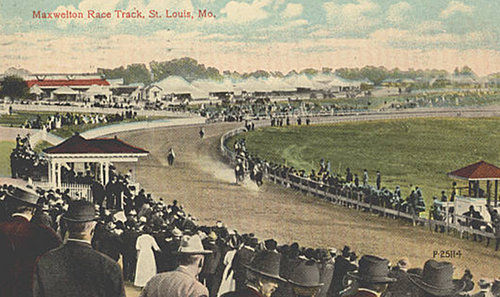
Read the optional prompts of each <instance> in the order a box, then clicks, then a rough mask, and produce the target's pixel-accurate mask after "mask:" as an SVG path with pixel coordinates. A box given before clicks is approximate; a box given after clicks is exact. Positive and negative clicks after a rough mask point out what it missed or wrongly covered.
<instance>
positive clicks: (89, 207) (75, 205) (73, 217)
mask: <svg viewBox="0 0 500 297" xmlns="http://www.w3.org/2000/svg"><path fill="white" fill-rule="evenodd" d="M62 218H63V219H65V220H66V221H70V222H75V223H85V222H90V221H95V220H97V219H98V216H97V215H96V211H95V208H94V205H93V204H92V203H91V202H89V201H85V200H75V201H71V202H70V203H69V207H68V211H67V212H66V213H65V214H64V215H63V216H62Z"/></svg>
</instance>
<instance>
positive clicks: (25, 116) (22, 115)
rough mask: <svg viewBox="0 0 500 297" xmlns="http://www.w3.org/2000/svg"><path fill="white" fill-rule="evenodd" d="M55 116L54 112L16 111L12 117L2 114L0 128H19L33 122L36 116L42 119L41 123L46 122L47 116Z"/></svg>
mask: <svg viewBox="0 0 500 297" xmlns="http://www.w3.org/2000/svg"><path fill="white" fill-rule="evenodd" d="M53 114H55V112H50V111H38V112H31V111H16V112H14V113H13V114H12V115H8V114H3V115H0V125H1V126H11V125H12V126H14V127H19V126H21V125H22V124H24V123H25V122H26V121H28V120H35V119H36V117H37V116H38V115H40V117H41V118H42V120H43V121H46V120H47V119H48V118H49V116H51V115H53Z"/></svg>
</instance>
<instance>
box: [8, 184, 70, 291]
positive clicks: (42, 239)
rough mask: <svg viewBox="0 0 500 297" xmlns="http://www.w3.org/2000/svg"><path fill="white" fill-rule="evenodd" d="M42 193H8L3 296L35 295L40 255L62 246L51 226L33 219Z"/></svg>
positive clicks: (19, 189) (17, 190) (17, 189)
mask: <svg viewBox="0 0 500 297" xmlns="http://www.w3.org/2000/svg"><path fill="white" fill-rule="evenodd" d="M38 198H39V196H38V194H37V193H36V192H35V191H33V190H31V189H29V188H25V187H11V188H9V189H8V190H7V191H6V192H5V203H6V208H7V212H8V213H9V214H10V215H11V218H10V221H7V222H3V223H0V263H1V264H0V296H9V297H15V296H21V297H29V296H32V279H33V266H34V264H35V260H36V258H37V257H38V256H40V255H42V254H43V253H45V252H47V251H49V250H51V249H53V248H56V247H58V246H59V245H60V244H61V240H60V238H59V237H58V236H57V234H56V233H55V232H54V231H53V230H51V229H50V228H48V227H46V226H42V225H38V224H35V223H33V222H31V219H32V218H33V215H34V213H35V209H36V208H37V204H36V203H37V200H38Z"/></svg>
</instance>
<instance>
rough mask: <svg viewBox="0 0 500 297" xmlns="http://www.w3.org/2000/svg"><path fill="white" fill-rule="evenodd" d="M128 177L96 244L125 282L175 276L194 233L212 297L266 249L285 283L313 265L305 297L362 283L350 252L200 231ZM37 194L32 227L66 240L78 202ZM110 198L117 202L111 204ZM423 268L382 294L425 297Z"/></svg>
mask: <svg viewBox="0 0 500 297" xmlns="http://www.w3.org/2000/svg"><path fill="white" fill-rule="evenodd" d="M128 179H129V177H128V176H127V175H120V174H117V173H113V180H114V182H115V183H116V184H119V185H120V187H121V188H122V189H127V191H126V194H121V196H122V198H123V203H122V205H118V204H117V203H116V201H113V200H112V199H113V198H111V196H108V195H105V199H104V200H105V201H95V197H94V205H95V209H96V212H97V213H98V214H99V219H98V223H97V226H96V227H95V233H94V236H93V239H92V246H93V248H94V249H95V250H97V251H99V252H101V253H103V254H105V255H107V256H109V257H110V258H111V259H113V260H114V261H116V262H119V263H122V267H123V278H124V279H125V280H126V281H129V282H131V283H133V284H134V285H135V286H137V287H140V288H142V287H144V286H146V284H147V283H148V281H149V280H150V279H151V278H152V277H153V276H155V275H156V274H158V273H162V272H167V271H173V270H175V269H176V267H178V262H177V261H178V256H179V255H178V254H177V250H178V249H179V247H180V245H181V241H182V238H184V237H186V236H194V235H197V236H200V238H201V239H202V242H203V246H204V249H206V250H208V251H210V252H211V253H210V254H208V255H206V256H205V261H204V262H203V263H204V264H203V268H202V269H201V272H200V274H199V280H200V282H201V283H203V284H204V285H205V286H206V287H207V289H208V292H209V296H221V295H223V294H225V293H229V292H232V291H239V290H242V289H243V288H245V285H246V284H247V283H248V282H249V281H251V279H248V277H249V274H247V267H249V265H250V266H251V263H252V259H254V257H255V256H256V255H257V254H259V253H260V252H262V251H272V252H275V253H279V255H280V264H279V275H280V277H282V278H283V279H285V280H286V279H290V278H292V275H293V274H294V267H297V265H298V263H307V265H308V266H312V267H314V270H315V271H317V272H318V273H319V280H318V281H319V283H321V284H322V285H321V286H318V287H316V290H312V291H311V292H310V293H311V294H312V295H304V296H316V297H325V296H349V295H350V294H352V293H353V292H355V291H356V290H357V289H359V287H360V282H359V279H357V278H356V277H353V276H354V273H355V271H357V270H358V265H360V264H361V262H360V261H358V255H357V254H356V253H355V252H354V251H352V250H351V249H350V248H349V247H348V246H345V247H344V248H343V249H341V250H337V249H336V248H313V247H306V246H301V245H300V244H299V243H297V242H294V243H290V244H279V243H278V242H277V241H276V240H274V239H267V240H260V239H258V238H257V237H256V236H255V235H254V234H253V233H244V234H240V233H239V232H238V231H237V230H234V229H231V228H229V227H227V226H225V224H223V223H222V222H221V221H217V222H216V224H215V225H212V226H207V225H202V224H200V223H199V221H198V220H197V219H196V218H195V217H193V216H192V215H190V214H188V213H187V212H186V211H185V209H184V207H183V206H182V205H181V204H179V203H178V202H177V201H175V200H174V201H173V202H171V203H166V202H165V201H164V199H162V198H156V199H154V198H153V197H152V195H151V194H150V193H146V192H145V191H144V189H137V188H135V186H133V185H131V184H130V183H129V182H128ZM12 188H13V186H9V185H3V186H2V187H1V188H0V222H4V221H8V217H9V216H8V213H7V209H6V207H5V205H6V204H8V199H6V197H8V196H9V193H10V192H11V191H12ZM37 193H38V195H39V199H38V208H37V210H36V212H35V215H34V217H33V218H32V220H31V221H32V223H36V224H42V225H44V226H46V227H48V228H51V229H52V230H54V232H56V233H57V234H58V235H59V236H60V237H61V238H65V236H66V235H67V226H66V225H65V223H64V222H65V221H64V220H61V217H62V216H64V214H65V212H66V211H67V210H68V205H69V204H70V203H71V201H72V199H73V198H74V197H70V196H69V195H68V194H67V192H61V191H58V190H56V191H54V190H42V189H37ZM110 199H111V201H112V202H108V200H110ZM120 206H122V207H120ZM365 257H366V256H365ZM361 259H363V257H362V258H361ZM431 261H432V260H431ZM361 265H363V264H361ZM424 270H425V268H424ZM424 270H422V269H421V268H418V267H413V268H411V265H410V263H409V261H408V259H407V258H404V257H402V258H401V260H400V261H398V262H397V263H396V264H395V265H393V266H392V268H391V271H390V272H389V277H391V278H393V279H394V281H391V282H390V283H389V285H388V286H387V287H385V288H384V293H383V295H382V296H421V295H420V294H421V290H420V289H419V287H418V286H416V285H413V284H412V282H410V281H409V277H408V275H417V276H420V277H421V276H422V274H423V273H424ZM303 277H305V276H303ZM456 281H460V282H463V283H464V286H463V287H462V288H461V290H460V292H461V293H460V296H470V294H469V293H470V292H471V291H472V290H473V288H474V282H473V277H472V274H471V273H470V271H468V270H467V271H466V272H465V273H464V276H463V277H462V278H461V280H456ZM493 283H494V285H493ZM492 285H493V288H495V290H498V285H499V284H498V281H495V282H493V281H492V280H490V281H488V280H481V281H480V286H481V289H482V288H483V287H484V288H488V290H489V291H490V292H493V291H494V290H493V291H492V289H491V288H492ZM292 289H293V284H290V283H287V282H283V283H281V285H280V286H279V287H278V288H277V289H276V290H275V291H274V290H273V294H272V296H295V295H293V292H295V291H293V292H292ZM467 292H469V293H467ZM495 292H496V293H495V294H497V295H491V296H500V295H499V293H498V291H495ZM457 294H458V292H457ZM437 296H441V295H437ZM457 296H458V295H457Z"/></svg>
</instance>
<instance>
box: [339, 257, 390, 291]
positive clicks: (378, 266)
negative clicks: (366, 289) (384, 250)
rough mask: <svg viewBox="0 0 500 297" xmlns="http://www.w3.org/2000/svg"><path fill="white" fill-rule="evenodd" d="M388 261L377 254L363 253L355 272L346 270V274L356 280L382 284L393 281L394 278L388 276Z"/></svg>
mask: <svg viewBox="0 0 500 297" xmlns="http://www.w3.org/2000/svg"><path fill="white" fill-rule="evenodd" d="M389 271H390V269H389V261H388V260H387V259H383V258H380V257H377V256H372V255H364V256H363V257H361V259H360V260H359V268H358V270H357V271H355V272H352V271H351V272H347V274H348V275H349V276H351V277H353V278H355V279H357V280H360V281H363V282H367V283H375V284H379V283H381V284H383V283H392V282H395V281H396V279H395V278H391V277H389Z"/></svg>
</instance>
